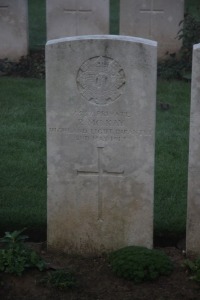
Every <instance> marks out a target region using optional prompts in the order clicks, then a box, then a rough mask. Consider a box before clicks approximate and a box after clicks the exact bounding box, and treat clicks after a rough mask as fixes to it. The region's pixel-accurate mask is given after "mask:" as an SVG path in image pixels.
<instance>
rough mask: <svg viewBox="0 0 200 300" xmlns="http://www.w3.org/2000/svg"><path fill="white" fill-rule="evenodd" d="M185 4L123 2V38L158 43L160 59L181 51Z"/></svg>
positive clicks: (169, 0)
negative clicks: (179, 32) (147, 39)
mask: <svg viewBox="0 0 200 300" xmlns="http://www.w3.org/2000/svg"><path fill="white" fill-rule="evenodd" d="M183 18H184V0H120V34H122V35H130V36H139V37H142V38H149V39H153V40H155V41H157V42H158V57H159V58H164V57H165V54H166V52H169V53H174V52H177V51H178V50H180V47H181V42H180V40H178V38H177V33H178V31H179V30H180V29H181V27H180V26H179V23H180V21H182V20H183Z"/></svg>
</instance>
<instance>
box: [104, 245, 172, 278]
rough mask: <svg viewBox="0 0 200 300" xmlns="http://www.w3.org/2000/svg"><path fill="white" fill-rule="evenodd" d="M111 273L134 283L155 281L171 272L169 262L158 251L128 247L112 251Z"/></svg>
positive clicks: (110, 257)
mask: <svg viewBox="0 0 200 300" xmlns="http://www.w3.org/2000/svg"><path fill="white" fill-rule="evenodd" d="M109 261H110V264H111V268H112V270H113V272H114V273H115V274H116V275H117V276H119V277H123V278H125V279H128V280H133V281H134V282H136V283H139V282H143V281H150V280H155V279H156V278H157V277H159V276H160V275H169V274H171V272H172V270H173V264H172V262H171V260H170V259H169V258H168V256H166V255H165V254H164V253H162V252H161V251H158V250H150V249H147V248H144V247H138V246H129V247H125V248H122V249H119V250H117V251H114V252H112V253H111V254H110V256H109Z"/></svg>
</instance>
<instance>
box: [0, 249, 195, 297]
mask: <svg viewBox="0 0 200 300" xmlns="http://www.w3.org/2000/svg"><path fill="white" fill-rule="evenodd" d="M31 247H32V248H34V249H35V250H37V251H39V253H40V254H41V255H42V256H43V258H44V259H45V260H46V261H47V262H49V263H50V266H51V267H52V268H53V269H59V268H67V269H70V270H72V271H74V272H75V274H76V277H77V280H78V286H77V287H76V288H73V289H71V290H70V289H69V290H65V291H62V290H58V289H56V288H53V287H45V286H43V285H41V284H40V283H39V281H40V280H41V279H42V278H44V276H46V275H47V272H52V271H51V270H48V271H45V272H39V271H37V270H30V271H26V272H25V273H24V275H22V276H21V277H17V276H12V275H9V274H4V273H0V282H1V285H0V299H1V300H8V299H9V300H47V299H48V300H147V299H148V300H186V299H187V300H200V284H198V283H196V282H194V281H192V280H190V279H189V276H188V274H187V271H186V270H185V269H184V268H183V267H182V263H183V260H184V259H185V256H184V254H183V252H182V250H179V249H177V248H175V247H166V248H162V249H161V250H163V251H164V252H165V253H166V254H167V255H169V256H170V257H171V259H172V261H173V262H174V271H173V273H172V275H171V276H169V277H160V278H159V279H158V280H156V281H155V282H148V283H142V284H134V283H133V282H131V281H126V280H124V279H121V278H117V277H116V276H115V275H114V274H113V273H112V270H111V268H110V266H109V264H108V262H107V260H106V257H98V258H83V257H69V256H67V255H60V256H59V255H55V254H54V255H53V254H50V253H48V252H46V251H45V249H44V247H43V245H42V244H41V243H34V244H33V243H32V244H31Z"/></svg>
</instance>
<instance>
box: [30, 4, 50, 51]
mask: <svg viewBox="0 0 200 300" xmlns="http://www.w3.org/2000/svg"><path fill="white" fill-rule="evenodd" d="M47 1H48V0H47ZM45 3H46V1H45V0H28V5H29V44H30V49H31V50H37V49H41V48H44V45H45V43H46V4H45Z"/></svg>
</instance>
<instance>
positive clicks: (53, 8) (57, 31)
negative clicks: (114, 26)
mask: <svg viewBox="0 0 200 300" xmlns="http://www.w3.org/2000/svg"><path fill="white" fill-rule="evenodd" d="M46 11H47V39H48V40H51V39H56V38H61V37H66V36H77V35H88V34H107V33H109V0H95V1H94V0H57V1H55V0H48V1H47V5H46Z"/></svg>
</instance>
